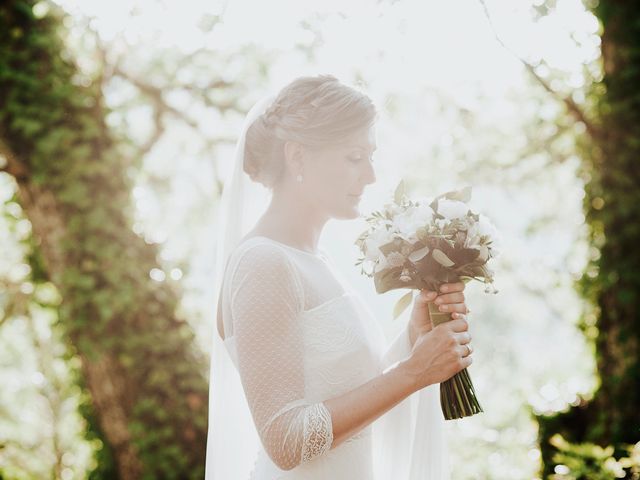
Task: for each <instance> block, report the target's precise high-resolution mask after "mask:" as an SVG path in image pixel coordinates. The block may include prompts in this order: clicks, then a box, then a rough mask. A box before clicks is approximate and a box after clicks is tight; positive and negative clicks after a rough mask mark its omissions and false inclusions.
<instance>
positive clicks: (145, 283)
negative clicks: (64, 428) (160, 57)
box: [0, 0, 208, 480]
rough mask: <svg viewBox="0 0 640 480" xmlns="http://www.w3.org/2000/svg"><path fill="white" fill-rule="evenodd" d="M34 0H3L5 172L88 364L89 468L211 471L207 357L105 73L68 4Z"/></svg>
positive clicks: (151, 473)
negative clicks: (106, 90)
mask: <svg viewBox="0 0 640 480" xmlns="http://www.w3.org/2000/svg"><path fill="white" fill-rule="evenodd" d="M35 4H36V2H35V1H33V0H8V1H5V2H2V4H0V168H1V169H2V170H3V171H4V172H6V173H8V174H10V175H11V176H12V177H13V178H14V179H15V182H16V185H17V200H18V201H19V203H20V204H21V207H22V209H23V210H24V212H25V214H26V216H27V218H28V219H29V221H30V222H31V225H32V232H33V237H34V245H35V247H34V252H33V254H32V255H30V257H29V262H30V263H31V267H32V271H33V272H38V277H39V278H46V279H47V280H49V281H51V282H52V283H53V284H54V285H55V286H56V288H57V289H58V290H59V292H60V297H61V298H62V301H61V304H60V305H59V319H60V322H59V323H60V325H59V326H60V327H61V328H62V329H63V330H64V332H65V336H66V339H67V342H68V344H69V347H70V349H71V350H72V351H73V352H74V354H75V355H77V356H78V357H79V358H80V359H81V365H82V366H81V379H80V383H81V384H82V385H83V386H84V387H85V388H86V389H87V391H88V392H89V394H90V399H91V402H90V404H88V405H85V406H84V407H83V413H84V415H85V417H86V419H87V421H88V425H89V426H90V429H91V430H92V431H93V432H94V433H95V434H96V435H98V436H100V437H101V439H102V440H103V443H104V444H105V448H104V449H103V450H102V451H101V452H99V455H100V459H99V466H98V469H97V470H96V471H94V472H93V473H92V474H91V475H90V476H91V478H121V479H123V480H124V479H138V478H148V479H157V478H165V479H169V478H180V479H183V478H193V479H196V478H197V479H201V478H202V477H203V472H204V457H205V450H206V432H207V397H208V383H207V379H206V372H207V367H208V364H207V361H206V359H205V358H204V356H203V355H202V354H201V353H200V352H199V351H198V350H197V348H195V343H194V333H193V331H192V329H191V327H190V326H189V324H188V323H187V322H186V321H185V320H184V319H182V318H179V316H178V315H176V312H175V311H176V306H177V303H178V298H179V295H180V293H179V291H178V288H177V286H176V285H175V284H172V283H170V282H156V281H154V280H152V279H151V278H150V275H149V272H150V271H151V270H152V269H153V268H157V267H158V260H157V258H156V255H157V249H156V248H155V247H154V246H153V245H149V244H147V243H146V242H145V241H144V240H143V239H142V238H140V237H139V236H138V235H136V234H135V233H134V232H133V231H132V229H131V227H130V222H131V217H132V206H131V202H130V189H131V184H130V173H131V172H129V170H128V169H129V168H130V163H129V162H128V161H127V159H126V158H125V157H124V156H123V155H122V152H121V151H120V150H119V148H118V147H119V143H118V141H119V139H118V138H115V136H114V134H113V132H112V131H110V129H109V128H108V126H107V124H106V123H105V116H106V114H107V113H108V109H107V108H106V106H105V104H104V99H103V96H102V92H101V85H102V79H101V78H100V75H98V76H97V77H96V78H94V79H92V81H90V82H86V81H84V80H83V79H82V78H81V76H80V75H79V71H78V69H77V67H76V65H75V64H74V62H73V60H72V58H71V56H70V55H69V52H68V51H67V50H66V49H65V45H64V42H63V35H62V34H63V33H64V25H63V22H62V14H61V12H59V11H58V10H57V9H56V8H54V7H53V6H52V5H51V8H49V9H48V10H47V11H46V13H45V14H44V15H42V14H36V13H37V12H38V9H37V8H36V9H35V11H36V13H34V5H35Z"/></svg>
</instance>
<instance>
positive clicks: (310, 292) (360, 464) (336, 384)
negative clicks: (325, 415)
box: [225, 237, 385, 480]
mask: <svg viewBox="0 0 640 480" xmlns="http://www.w3.org/2000/svg"><path fill="white" fill-rule="evenodd" d="M265 245H268V248H265V250H264V252H265V253H271V254H276V250H274V249H277V251H278V253H279V254H283V255H286V259H287V261H288V262H290V266H291V267H292V273H293V274H294V278H295V279H296V281H295V282H292V286H293V288H294V290H297V293H296V294H294V295H292V298H293V299H292V300H291V301H292V302H295V301H299V302H300V305H301V308H300V309H299V310H297V311H296V314H295V320H294V321H295V325H296V329H297V332H298V336H297V337H296V338H297V342H298V343H299V347H300V348H299V352H300V356H299V361H300V362H301V365H300V375H301V377H302V378H303V389H302V391H300V392H299V393H300V394H299V397H300V398H299V399H298V400H297V401H296V402H293V403H297V404H298V405H317V404H320V403H321V402H323V401H324V400H328V399H330V398H333V397H337V396H340V395H343V394H345V393H347V392H349V391H350V390H353V389H354V388H356V387H358V386H360V385H362V384H364V383H366V382H367V381H369V380H370V379H372V378H374V377H375V376H376V375H378V374H379V373H381V372H382V363H381V357H382V355H383V352H384V346H385V341H384V336H383V335H382V333H381V329H380V327H379V325H378V324H377V323H376V322H377V321H376V319H375V318H374V317H373V315H372V313H371V311H370V310H369V308H368V307H367V305H366V304H365V303H364V302H363V300H362V299H361V298H360V296H359V295H358V293H357V292H355V291H354V290H353V289H351V288H350V287H349V285H348V284H347V283H346V282H345V281H344V279H343V278H342V277H341V275H340V273H339V272H338V271H337V269H336V268H335V266H334V265H333V264H332V262H331V260H330V259H329V257H328V256H327V255H326V254H325V253H324V251H322V250H321V251H320V252H319V253H318V254H312V253H309V252H305V251H302V250H298V249H296V248H293V247H290V246H288V245H285V244H281V243H279V242H276V241H275V240H271V239H268V238H266V237H251V238H250V239H248V240H245V241H244V242H243V243H242V244H241V245H240V246H239V247H238V249H236V250H235V251H234V254H233V255H232V257H231V259H230V262H229V265H228V268H229V272H228V273H229V275H228V277H227V276H225V282H226V281H227V280H229V282H230V283H229V285H230V286H232V285H233V286H236V287H237V286H238V278H237V277H234V275H233V272H234V269H235V267H236V266H237V264H238V263H239V262H240V261H241V258H242V254H243V253H244V252H247V251H249V250H250V249H252V248H255V247H257V246H265ZM252 262H253V265H255V259H253V260H252ZM256 268H259V266H257V267H256ZM263 280H264V281H267V279H263ZM269 280H270V281H280V280H281V279H269ZM226 294H227V295H228V296H227V298H228V300H229V302H228V303H229V304H231V303H232V302H231V299H232V298H235V297H234V294H235V292H233V291H231V290H229V291H227V293H226ZM233 328H234V325H233V324H232V323H231V324H228V323H225V331H233ZM225 346H226V347H227V350H228V352H229V354H230V355H231V357H232V359H233V361H234V363H235V364H236V367H239V368H240V369H242V364H243V362H242V361H240V362H239V360H241V359H239V358H238V350H237V346H236V335H235V334H232V335H231V336H228V337H227V339H226V340H225ZM244 363H245V364H246V363H247V362H246V361H245V362H244ZM246 378H248V376H246ZM273 388H277V386H276V385H273ZM289 406H291V402H290V404H289ZM371 453H372V445H371V426H368V427H367V428H364V429H363V430H361V431H360V432H359V433H358V434H356V435H354V436H353V437H351V438H349V439H348V440H346V441H345V442H343V443H341V444H340V445H338V446H337V447H335V448H332V449H329V450H327V451H325V452H324V453H323V454H322V455H318V456H316V457H315V458H312V459H310V460H308V461H305V462H303V463H301V464H300V465H297V466H296V467H295V468H292V469H291V470H283V469H281V468H279V467H278V466H277V465H276V464H275V463H274V462H273V461H272V460H271V458H270V457H269V455H268V454H267V452H266V450H265V448H264V447H263V448H261V449H260V451H259V452H258V453H257V457H256V461H255V465H254V469H253V471H252V474H251V477H250V478H251V479H252V480H268V479H269V480H270V479H276V478H277V479H324V478H332V479H336V480H340V479H342V478H344V479H345V480H346V479H371V478H373V470H372V468H373V466H372V456H371Z"/></svg>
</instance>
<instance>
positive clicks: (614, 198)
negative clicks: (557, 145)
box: [538, 0, 640, 478]
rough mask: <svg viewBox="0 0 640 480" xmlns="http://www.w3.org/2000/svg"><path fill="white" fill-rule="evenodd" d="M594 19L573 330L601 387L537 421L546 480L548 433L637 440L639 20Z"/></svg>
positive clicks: (608, 15) (602, 8) (625, 8)
mask: <svg viewBox="0 0 640 480" xmlns="http://www.w3.org/2000/svg"><path fill="white" fill-rule="evenodd" d="M594 13H595V14H596V15H597V16H598V17H599V19H600V21H601V22H602V25H603V27H604V33H603V35H602V52H603V66H604V72H605V74H604V78H603V79H602V81H601V82H599V83H596V84H594V85H593V87H592V89H591V93H590V96H591V100H592V103H593V105H595V106H596V108H597V112H596V116H597V129H596V131H595V134H592V136H591V137H584V138H582V139H580V141H579V144H578V147H579V150H580V154H581V157H582V159H583V163H582V166H581V170H580V175H581V177H582V178H583V180H584V182H585V197H584V212H585V219H586V223H587V226H588V228H589V238H590V243H591V245H592V246H593V253H592V254H591V256H590V260H589V263H588V265H587V267H586V269H585V272H584V275H583V276H582V277H581V278H580V280H579V281H578V282H577V284H576V287H577V289H578V291H579V292H580V294H581V295H582V296H583V297H584V298H585V300H587V303H588V305H589V307H588V309H587V311H586V312H585V314H584V316H583V320H582V322H581V325H580V326H581V329H582V331H583V332H584V333H585V335H586V336H587V338H588V339H589V340H590V341H592V342H593V345H594V350H595V354H596V361H597V367H598V373H599V376H600V387H599V388H598V390H597V391H596V392H595V396H594V400H593V401H592V402H590V403H589V404H588V405H582V406H580V407H577V408H574V409H571V410H570V411H569V412H567V413H560V414H558V415H555V416H554V417H540V418H539V419H538V420H539V422H540V427H541V428H540V432H541V435H540V445H541V448H542V457H543V462H544V464H545V471H544V473H546V474H549V473H551V472H550V463H551V462H550V458H551V457H552V456H553V454H554V452H555V451H556V450H555V449H553V448H551V447H550V446H549V442H548V440H549V439H550V438H553V435H554V433H561V434H563V436H564V437H565V438H567V439H568V440H569V441H571V442H577V443H582V442H592V443H594V444H600V445H612V446H613V448H614V450H615V453H616V454H621V453H622V445H624V444H628V443H634V442H636V441H637V440H638V436H639V435H640V431H639V428H640V409H638V407H637V406H638V405H640V388H638V386H639V385H640V355H639V346H640V308H639V304H640V298H639V296H640V250H638V248H637V245H638V242H640V228H639V226H638V225H639V224H640V223H639V219H640V176H639V175H638V172H639V170H638V166H637V161H638V158H639V157H640V142H638V141H637V139H638V138H640V110H639V109H638V108H637V105H638V104H640V89H639V88H638V85H640V69H638V68H637V65H638V64H639V62H640V11H638V9H637V7H636V6H635V5H633V4H631V3H625V2H613V1H610V0H603V1H600V2H599V3H598V6H597V7H596V8H595V10H594ZM593 451H594V450H592V453H593ZM603 452H608V450H606V451H602V452H600V453H603ZM583 453H584V452H583ZM613 453H614V452H612V454H613ZM592 456H593V455H592ZM590 458H591V457H590ZM584 478H587V477H584ZM589 478H600V477H589ZM602 478H610V477H602Z"/></svg>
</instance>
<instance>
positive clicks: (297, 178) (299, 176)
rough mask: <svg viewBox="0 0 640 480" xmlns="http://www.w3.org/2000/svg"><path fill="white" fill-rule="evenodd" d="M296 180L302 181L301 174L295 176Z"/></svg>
mask: <svg viewBox="0 0 640 480" xmlns="http://www.w3.org/2000/svg"><path fill="white" fill-rule="evenodd" d="M296 180H297V181H298V182H300V183H302V175H300V174H298V176H297V177H296Z"/></svg>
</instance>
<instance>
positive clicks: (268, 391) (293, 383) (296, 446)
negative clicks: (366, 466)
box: [222, 244, 333, 470]
mask: <svg viewBox="0 0 640 480" xmlns="http://www.w3.org/2000/svg"><path fill="white" fill-rule="evenodd" d="M231 292H232V294H231V298H230V306H231V315H232V320H233V329H234V333H233V334H234V335H235V339H236V352H237V356H238V371H239V373H240V379H241V381H242V385H243V388H244V391H245V395H246V397H247V403H248V405H249V408H250V410H251V414H252V417H253V421H254V424H255V426H256V429H257V431H258V434H259V436H260V440H261V442H262V444H263V446H264V448H265V451H266V452H267V454H268V455H269V457H270V458H271V460H272V461H273V462H274V463H275V464H276V465H277V466H278V467H279V468H280V469H282V470H290V469H292V468H294V467H296V466H297V465H299V464H301V463H303V462H305V461H308V460H311V459H312V458H314V457H316V456H318V455H322V454H323V453H324V452H326V451H327V450H328V449H329V448H330V447H331V444H332V441H333V437H332V428H331V416H330V413H329V412H328V411H327V409H326V407H325V405H324V404H323V403H322V402H317V403H309V402H306V401H305V400H304V394H305V378H304V369H303V367H304V358H303V350H302V349H303V345H302V337H301V331H300V325H299V321H298V320H299V319H298V316H299V313H300V312H301V311H302V309H303V308H304V298H303V291H302V286H301V285H300V282H299V280H298V278H297V272H296V271H295V268H294V267H293V265H291V264H290V260H289V258H288V257H287V255H286V253H284V252H283V251H282V250H280V248H279V247H277V246H274V245H268V244H259V245H256V246H253V247H250V248H249V249H248V250H247V251H245V252H243V254H242V257H241V258H240V260H239V261H238V266H237V267H236V269H235V271H234V272H233V276H232V278H231ZM222 388H224V387H222Z"/></svg>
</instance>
